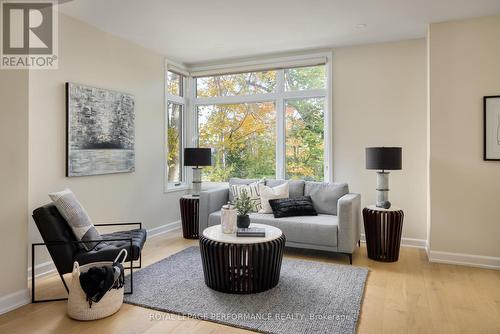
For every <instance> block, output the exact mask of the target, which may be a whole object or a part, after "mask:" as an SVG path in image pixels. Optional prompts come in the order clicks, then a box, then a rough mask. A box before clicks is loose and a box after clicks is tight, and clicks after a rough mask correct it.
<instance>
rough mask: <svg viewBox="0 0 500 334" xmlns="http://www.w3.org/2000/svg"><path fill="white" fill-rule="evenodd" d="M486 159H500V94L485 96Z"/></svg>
mask: <svg viewBox="0 0 500 334" xmlns="http://www.w3.org/2000/svg"><path fill="white" fill-rule="evenodd" d="M484 160H500V96H485V97H484Z"/></svg>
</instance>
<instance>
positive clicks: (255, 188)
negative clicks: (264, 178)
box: [229, 181, 262, 212]
mask: <svg viewBox="0 0 500 334" xmlns="http://www.w3.org/2000/svg"><path fill="white" fill-rule="evenodd" d="M259 184H260V181H259V182H254V183H250V184H233V185H230V186H229V188H230V193H231V194H232V195H233V201H236V200H238V198H239V197H240V196H241V193H242V192H243V190H246V192H247V194H248V196H249V197H250V200H251V201H252V203H253V209H252V212H259V210H260V209H261V207H262V206H261V202H260V193H259Z"/></svg>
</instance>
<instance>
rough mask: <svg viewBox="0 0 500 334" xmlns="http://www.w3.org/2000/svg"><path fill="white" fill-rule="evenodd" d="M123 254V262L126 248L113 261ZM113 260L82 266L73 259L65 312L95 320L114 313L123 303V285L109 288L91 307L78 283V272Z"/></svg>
mask: <svg viewBox="0 0 500 334" xmlns="http://www.w3.org/2000/svg"><path fill="white" fill-rule="evenodd" d="M122 255H124V256H123V261H121V262H120V263H122V264H123V262H125V259H126V258H127V250H125V249H122V250H121V251H120V253H119V254H118V256H117V257H116V259H115V262H116V261H118V259H120V256H122ZM111 264H113V262H110V261H106V262H94V263H89V264H86V265H83V266H80V265H79V264H78V262H76V261H75V263H74V264H73V274H72V279H71V282H70V284H69V296H68V308H67V313H68V316H70V317H71V318H73V319H76V320H97V319H102V318H105V317H108V316H110V315H112V314H114V313H116V312H117V311H118V310H119V309H120V307H121V306H122V304H123V290H124V289H123V287H122V288H120V289H110V290H109V291H108V292H106V294H105V295H104V296H103V297H102V299H101V300H100V301H99V302H98V303H92V307H90V306H89V302H88V301H87V296H86V295H85V292H84V291H83V289H82V287H81V285H80V274H81V273H84V272H87V271H88V270H89V269H90V268H92V267H102V266H109V265H111Z"/></svg>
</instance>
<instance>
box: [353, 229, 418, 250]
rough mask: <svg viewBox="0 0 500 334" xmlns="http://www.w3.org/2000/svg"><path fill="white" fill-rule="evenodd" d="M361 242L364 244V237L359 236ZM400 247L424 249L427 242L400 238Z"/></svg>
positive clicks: (362, 235)
mask: <svg viewBox="0 0 500 334" xmlns="http://www.w3.org/2000/svg"><path fill="white" fill-rule="evenodd" d="M361 242H366V237H365V235H364V234H363V233H362V234H361ZM401 246H402V247H414V248H424V249H425V248H426V246H427V240H425V239H414V238H401Z"/></svg>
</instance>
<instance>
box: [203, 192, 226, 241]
mask: <svg viewBox="0 0 500 334" xmlns="http://www.w3.org/2000/svg"><path fill="white" fill-rule="evenodd" d="M228 201H229V188H217V189H209V190H203V191H202V192H201V193H200V211H199V216H198V217H199V218H198V220H199V233H202V232H203V230H204V229H206V228H207V227H208V216H210V214H211V213H212V212H216V211H219V210H220V209H221V208H222V206H223V205H224V204H227V202H228Z"/></svg>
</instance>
